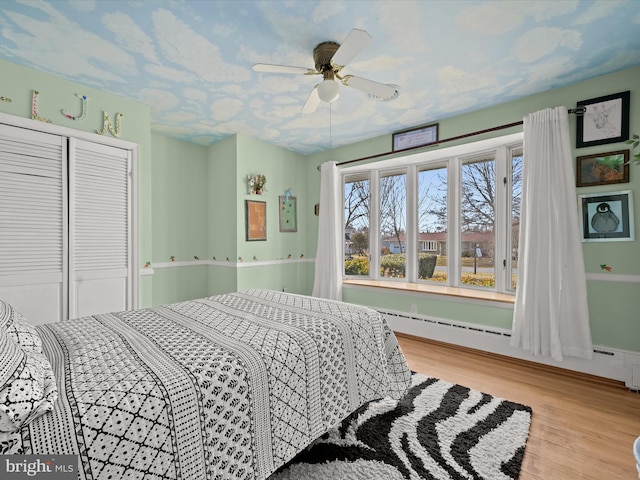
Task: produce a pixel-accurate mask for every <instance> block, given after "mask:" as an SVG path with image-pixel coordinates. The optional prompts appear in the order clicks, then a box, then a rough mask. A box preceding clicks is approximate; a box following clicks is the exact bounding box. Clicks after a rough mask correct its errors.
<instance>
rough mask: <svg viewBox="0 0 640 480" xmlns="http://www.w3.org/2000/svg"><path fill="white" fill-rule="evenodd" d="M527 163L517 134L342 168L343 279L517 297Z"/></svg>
mask: <svg viewBox="0 0 640 480" xmlns="http://www.w3.org/2000/svg"><path fill="white" fill-rule="evenodd" d="M522 163H523V150H522V134H521V133H520V134H514V135H508V136H505V137H498V138H494V139H490V140H485V141H481V142H475V143H472V144H467V145H462V146H457V147H450V148H446V149H441V150H437V151H432V152H426V153H419V154H413V155H410V156H406V157H402V158H394V159H391V160H385V161H381V162H377V163H374V164H369V165H363V166H358V167H351V168H345V169H344V170H343V184H344V213H345V224H344V225H345V230H344V231H345V249H344V251H345V271H344V274H345V277H348V278H367V279H373V280H394V279H395V280H402V281H405V282H406V281H408V282H415V283H435V284H444V285H449V286H454V287H463V288H477V289H485V290H493V291H497V292H502V293H512V294H513V293H514V292H515V288H516V285H517V273H518V262H517V247H518V245H517V244H518V235H519V229H518V226H519V218H520V196H521V195H520V194H521V185H522V184H521V174H522ZM354 235H357V236H359V237H360V240H361V242H360V243H361V244H363V245H364V244H366V248H359V249H354V247H353V242H352V239H353V236H354ZM365 239H366V241H365Z"/></svg>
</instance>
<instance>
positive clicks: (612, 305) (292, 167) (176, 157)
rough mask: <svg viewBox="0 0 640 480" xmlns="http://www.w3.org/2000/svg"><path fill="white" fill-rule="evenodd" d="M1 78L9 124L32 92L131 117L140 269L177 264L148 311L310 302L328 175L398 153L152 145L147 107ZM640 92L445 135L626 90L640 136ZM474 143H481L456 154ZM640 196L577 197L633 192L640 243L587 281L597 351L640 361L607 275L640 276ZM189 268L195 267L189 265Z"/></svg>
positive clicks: (596, 91) (433, 309)
mask: <svg viewBox="0 0 640 480" xmlns="http://www.w3.org/2000/svg"><path fill="white" fill-rule="evenodd" d="M0 71H1V72H2V73H1V74H0V95H1V96H4V97H8V98H11V99H12V102H11V103H7V102H0V111H1V112H4V113H9V114H13V115H17V116H20V117H26V118H30V117H31V100H32V91H33V90H37V91H39V92H40V93H39V97H38V115H39V116H41V117H46V118H49V119H51V121H52V123H54V124H57V125H63V126H66V127H69V128H74V129H78V130H83V131H88V132H95V131H96V130H99V129H101V128H102V119H103V112H106V113H108V114H109V116H110V117H111V119H112V121H113V119H114V117H115V114H116V113H124V117H123V118H122V128H121V134H120V138H121V139H123V140H128V141H132V142H135V143H137V144H138V145H139V159H138V164H139V165H138V167H139V218H140V225H139V237H140V238H139V239H140V261H141V262H142V263H143V264H144V262H146V261H151V263H152V266H153V265H154V264H155V265H163V264H167V263H168V262H170V257H171V256H175V257H176V261H177V262H178V264H177V265H175V266H173V265H168V266H162V267H160V266H159V267H158V268H154V271H153V273H154V274H153V275H145V276H143V277H142V278H141V281H140V290H141V306H147V305H152V304H154V305H157V304H161V303H169V302H173V301H180V300H184V299H188V298H197V297H202V296H205V295H212V294H216V293H223V292H228V291H233V290H239V289H245V288H252V287H264V288H273V289H278V290H280V289H282V288H286V289H287V290H288V291H292V292H297V293H305V294H308V293H310V292H311V289H312V285H313V263H311V262H309V261H307V259H313V257H315V252H316V248H317V244H316V239H317V233H318V221H317V217H316V216H315V215H314V214H313V205H314V204H315V203H317V202H318V199H319V191H320V173H319V172H318V170H317V166H318V165H320V164H322V163H323V162H324V161H327V160H335V161H338V162H339V161H344V160H351V159H354V158H360V157H364V156H368V155H375V154H379V153H383V152H387V151H388V150H389V148H390V145H391V134H389V135H383V136H380V137H376V138H373V139H370V140H367V141H364V142H358V143H355V144H352V145H348V146H345V147H340V148H335V149H333V150H331V151H327V152H321V153H318V154H315V155H310V156H307V157H304V156H302V155H299V154H296V153H293V152H290V151H288V150H285V149H282V148H280V147H277V146H274V145H270V144H267V143H265V142H262V141H259V140H256V139H252V138H249V137H245V136H243V135H234V136H230V137H227V138H226V139H224V140H222V141H221V142H218V143H217V144H215V145H212V146H210V147H204V146H199V145H195V144H190V143H186V142H181V141H179V140H175V139H170V138H168V137H164V136H162V135H157V134H153V135H152V134H151V118H150V109H149V107H148V106H145V105H142V104H138V103H135V102H132V101H129V100H126V99H124V98H122V97H119V96H115V95H110V94H108V93H104V92H100V91H98V90H95V89H92V88H88V87H85V86H83V85H79V84H77V83H74V82H69V81H67V80H63V79H60V78H57V77H54V76H52V75H48V74H44V73H40V72H37V71H34V70H31V69H28V68H24V67H21V66H18V65H15V64H12V63H9V62H5V61H2V60H0ZM639 81H640V67H636V68H632V69H628V70H623V71H620V72H617V73H614V74H610V75H606V76H603V77H599V78H595V79H592V80H589V81H585V82H580V83H576V84H574V85H571V86H569V87H564V88H560V89H555V90H550V91H548V92H545V93H542V94H537V95H532V96H529V97H526V98H524V99H521V100H516V101H512V102H508V103H504V104H502V105H497V106H494V107H491V108H487V109H483V110H479V111H476V112H472V113H468V114H465V115H461V116H457V117H452V118H448V119H443V120H440V121H439V130H440V132H439V135H440V138H441V139H443V138H449V137H453V136H456V135H461V134H464V133H468V132H471V131H475V130H482V129H485V128H490V127H494V126H497V125H502V124H506V123H511V122H514V121H518V120H520V119H521V118H522V117H523V116H524V115H526V114H528V113H530V112H534V111H537V110H540V109H542V108H545V107H553V106H557V105H566V106H567V107H572V106H575V104H576V102H577V101H579V100H586V99H590V98H594V97H599V96H603V95H608V94H611V93H616V92H620V91H625V90H631V132H632V133H640V89H639V88H638V84H639V83H640V82H639ZM76 94H84V95H88V97H89V99H90V100H89V104H88V106H89V108H88V112H87V115H86V117H85V118H84V119H82V120H76V121H73V120H70V119H67V118H66V117H64V115H62V114H61V109H65V110H67V111H69V112H70V113H72V114H74V115H78V114H79V113H80V101H79V100H78V98H77V97H76ZM570 128H571V131H572V132H573V133H575V117H573V116H570ZM519 130H521V127H515V128H511V129H508V130H502V131H499V132H495V133H491V134H485V135H482V136H478V137H474V140H481V139H483V138H488V137H490V136H497V135H504V134H507V133H513V132H515V131H519ZM464 141H467V142H468V141H470V139H467V140H461V141H458V142H455V143H462V142H464ZM455 143H448V144H446V145H444V146H450V145H454V144H455ZM436 148H437V147H436ZM624 148H628V146H626V145H625V144H609V145H604V146H598V147H589V148H582V149H575V148H574V150H573V154H574V156H575V155H588V154H592V153H602V152H608V151H614V150H621V149H624ZM255 173H262V174H265V175H266V176H267V191H266V192H265V194H263V195H262V196H255V195H249V194H248V193H247V188H246V176H247V175H248V174H255ZM639 185H640V166H637V165H632V166H631V181H630V183H628V184H620V185H609V186H600V187H585V188H580V189H577V190H576V204H577V195H578V194H581V193H592V192H605V191H616V190H626V189H631V190H633V192H634V211H635V217H634V218H635V223H636V236H637V238H638V240H636V241H634V242H606V243H584V244H583V251H584V258H585V267H586V271H587V272H588V273H590V274H592V276H595V277H597V278H592V279H591V280H589V282H588V294H589V308H590V317H591V327H592V334H593V340H594V342H595V343H596V344H600V345H605V346H611V347H617V348H622V349H629V350H634V351H640V321H638V315H637V312H639V311H640V295H639V293H640V288H639V287H638V283H624V282H612V281H606V275H607V273H606V272H604V271H603V270H601V268H600V265H601V264H605V263H606V264H607V265H610V266H612V267H613V271H612V272H611V274H612V275H635V276H637V275H640V255H639V254H638V252H640V249H639V248H638V247H639V242H640V232H638V225H640V220H639V218H640V217H639V215H640V192H639V189H638V186H639ZM287 188H291V189H292V190H293V193H294V195H295V196H296V197H297V201H298V231H297V232H296V233H282V232H280V231H279V229H278V206H277V205H278V195H281V194H283V192H284V190H285V189H287ZM250 198H253V199H257V200H258V199H259V200H263V201H266V202H267V224H268V231H267V240H266V241H264V242H247V241H246V240H245V233H244V228H245V211H244V208H245V207H244V202H245V200H247V199H250ZM289 255H291V258H290V259H289V258H288V257H289ZM194 256H198V257H199V258H200V261H201V262H202V263H203V264H202V265H199V264H197V262H196V261H195V260H194V258H193V257H194ZM254 256H255V257H256V259H257V260H256V261H254V260H253V258H254ZM301 256H302V258H300V257H301ZM214 257H215V260H214ZM227 257H228V258H229V261H227ZM239 257H242V259H243V261H242V262H239V260H238V258H239ZM180 262H192V263H195V264H191V263H190V264H187V265H181V264H180ZM147 273H151V272H147ZM603 275H604V277H603ZM344 298H345V300H346V301H350V302H354V303H361V304H366V305H372V306H377V307H380V308H388V309H392V310H399V311H409V310H410V308H411V306H412V305H415V306H416V307H417V311H418V312H419V313H422V314H425V315H432V316H437V317H442V318H450V319H454V320H461V321H466V322H472V323H477V324H482V325H487V326H496V327H503V328H510V326H511V310H510V309H505V308H497V307H496V306H494V305H491V304H488V305H486V306H485V305H477V304H465V303H459V302H456V301H452V300H449V299H444V298H434V297H432V296H424V295H419V294H416V295H407V294H402V295H401V294H397V293H394V292H392V291H383V292H381V291H380V290H376V291H375V292H372V291H368V290H366V289H352V288H346V289H345V291H344Z"/></svg>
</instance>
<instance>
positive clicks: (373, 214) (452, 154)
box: [341, 132, 524, 294]
mask: <svg viewBox="0 0 640 480" xmlns="http://www.w3.org/2000/svg"><path fill="white" fill-rule="evenodd" d="M523 140H524V133H523V132H519V133H514V134H510V135H503V136H499V137H494V138H490V139H487V140H480V141H477V142H471V143H466V144H463V145H456V146H452V147H447V148H442V149H439V150H433V151H427V152H420V153H415V154H412V155H407V156H397V157H393V158H389V159H386V160H381V161H378V162H375V163H368V164H363V165H356V166H353V167H345V168H343V169H341V175H342V185H344V181H345V177H347V176H352V175H356V174H358V173H366V174H367V175H368V177H369V182H370V186H369V192H370V199H369V202H370V206H369V212H370V219H369V237H370V238H369V242H370V243H369V250H370V251H371V252H379V251H380V249H379V235H378V230H379V218H378V216H379V203H380V199H379V177H380V174H381V173H382V174H384V173H385V172H388V171H390V170H395V171H398V172H399V171H405V172H406V175H407V210H406V212H407V221H406V223H407V232H415V231H416V230H417V211H416V210H417V201H416V200H417V198H416V197H417V172H418V170H419V168H421V167H424V166H435V165H437V164H441V165H446V166H447V168H448V172H449V173H448V175H447V182H448V187H447V188H448V192H449V196H448V198H447V202H448V205H447V208H448V212H449V214H448V225H447V232H448V235H447V251H448V252H453V251H455V252H459V251H460V248H459V245H460V231H459V230H460V229H459V220H454V219H459V218H460V202H459V201H458V199H459V198H460V188H461V185H460V178H461V162H460V159H461V157H466V156H470V155H473V156H475V155H477V154H480V153H482V152H483V151H495V152H496V159H495V161H496V170H495V172H496V202H497V204H498V205H507V206H509V207H510V205H511V200H510V197H511V191H508V192H507V189H506V188H504V187H505V186H504V184H503V181H502V179H503V178H505V177H508V176H510V175H511V172H510V169H509V168H507V166H506V164H507V162H506V159H505V158H504V155H507V154H508V153H509V152H510V150H511V149H512V148H513V147H514V146H517V145H521V144H522V142H523ZM509 184H510V181H509ZM499 187H502V188H499ZM342 190H343V195H344V188H343V189H342ZM342 204H343V205H344V198H343V201H342ZM508 211H510V209H509V210H507V209H506V208H499V209H496V219H495V221H496V228H495V230H496V232H497V233H496V237H495V243H496V244H495V251H496V252H500V256H501V257H502V256H504V255H507V257H506V259H507V262H510V260H511V253H510V252H507V251H506V250H507V249H510V248H511V247H510V244H511V242H510V238H507V237H505V236H504V235H510V231H507V228H506V226H507V225H508V224H509V218H508V217H507V215H508ZM503 233H504V235H503ZM414 237H415V238H414ZM342 238H344V231H342ZM453 246H457V247H455V248H452V247H453ZM342 250H343V255H344V249H342ZM417 250H418V239H417V236H416V235H407V258H416V254H417ZM379 257H380V256H379V255H371V260H370V265H369V276H368V277H360V276H353V275H345V276H344V278H345V279H351V280H357V279H358V278H367V279H371V280H384V281H394V279H389V278H380V275H379V270H380V268H379V263H380V262H379ZM497 257H498V256H497V255H496V266H495V268H496V275H495V282H496V283H495V288H494V289H486V288H476V287H473V286H471V285H466V284H464V285H463V284H461V283H460V272H461V261H460V258H459V255H454V256H451V255H449V272H450V276H449V278H450V279H451V282H450V284H449V285H450V286H451V287H457V288H465V289H474V290H482V291H487V290H488V291H496V292H499V293H507V294H514V293H515V292H514V291H513V290H511V284H510V282H509V283H508V284H507V281H506V274H504V272H505V271H508V272H510V271H511V268H508V269H503V268H501V267H500V263H501V260H499V259H498V258H497ZM343 263H344V259H343ZM415 263H416V262H409V261H408V262H407V276H406V278H405V279H400V280H399V281H403V282H409V283H419V284H432V282H424V281H419V280H418V278H417V268H416V267H417V265H416V264H415ZM501 271H502V273H503V274H501ZM396 281H398V280H396Z"/></svg>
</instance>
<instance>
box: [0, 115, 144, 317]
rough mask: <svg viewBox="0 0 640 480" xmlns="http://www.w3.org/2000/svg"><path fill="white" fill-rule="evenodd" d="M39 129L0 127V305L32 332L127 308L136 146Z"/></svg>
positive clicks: (132, 302)
mask: <svg viewBox="0 0 640 480" xmlns="http://www.w3.org/2000/svg"><path fill="white" fill-rule="evenodd" d="M29 122H31V121H26V122H23V123H29ZM33 123H34V124H35V123H38V122H33ZM35 126H36V127H39V126H38V125H35ZM48 130H54V131H56V132H55V133H51V132H47V131H42V129H40V131H38V130H36V129H32V128H24V127H23V126H15V125H8V124H6V123H0V298H1V299H3V300H6V301H8V302H9V303H11V304H13V305H14V306H15V308H16V309H17V310H18V311H20V312H21V313H23V314H24V315H25V317H26V318H27V320H28V321H30V322H31V323H33V324H39V323H45V322H50V321H58V320H64V319H67V318H76V317H82V316H86V315H93V314H97V313H104V312H109V311H117V310H125V309H131V308H136V307H137V295H135V293H136V289H137V282H136V281H135V275H134V274H136V273H137V268H136V267H135V265H134V264H133V260H134V258H136V257H137V256H136V255H135V249H134V231H135V229H134V228H133V213H134V212H133V208H132V204H133V200H134V198H135V195H134V193H135V189H134V188H133V187H134V185H133V181H132V170H133V165H134V160H135V159H134V157H135V148H133V147H132V144H130V142H122V141H118V140H117V139H107V138H105V139H104V140H105V143H108V144H104V143H99V142H97V141H96V140H103V138H101V137H100V136H98V135H93V134H82V132H79V133H80V134H81V135H76V134H75V133H74V132H75V131H73V130H69V129H64V128H62V127H57V128H51V127H49V128H48ZM58 132H61V133H58ZM62 133H70V134H67V135H65V134H62ZM72 134H73V135H72ZM78 137H83V138H78ZM93 137H98V138H93ZM87 138H89V140H88V139H87ZM120 143H121V144H122V146H118V144H120Z"/></svg>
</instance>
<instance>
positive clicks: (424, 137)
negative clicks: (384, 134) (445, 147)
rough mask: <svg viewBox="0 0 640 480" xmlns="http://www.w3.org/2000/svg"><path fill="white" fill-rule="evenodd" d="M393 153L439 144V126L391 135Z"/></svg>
mask: <svg viewBox="0 0 640 480" xmlns="http://www.w3.org/2000/svg"><path fill="white" fill-rule="evenodd" d="M391 137H392V151H394V152H398V151H400V150H407V149H410V148H416V147H424V146H427V145H431V144H433V143H438V124H437V123H434V124H433V125H428V126H426V127H419V128H412V129H409V130H403V131H401V132H396V133H394V134H392V135H391Z"/></svg>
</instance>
